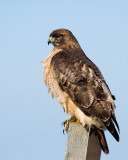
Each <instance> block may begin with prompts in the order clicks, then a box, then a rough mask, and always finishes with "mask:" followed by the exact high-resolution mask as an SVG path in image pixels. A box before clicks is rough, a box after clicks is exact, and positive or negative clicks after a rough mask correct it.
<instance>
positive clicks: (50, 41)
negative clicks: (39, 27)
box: [48, 37, 53, 45]
mask: <svg viewBox="0 0 128 160" xmlns="http://www.w3.org/2000/svg"><path fill="white" fill-rule="evenodd" d="M52 39H53V38H52V37H50V38H49V40H48V45H49V44H50V43H52Z"/></svg>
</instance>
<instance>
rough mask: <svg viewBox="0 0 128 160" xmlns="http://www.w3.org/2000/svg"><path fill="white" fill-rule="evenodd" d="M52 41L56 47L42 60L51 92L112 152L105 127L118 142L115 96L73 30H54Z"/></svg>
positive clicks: (65, 108)
mask: <svg viewBox="0 0 128 160" xmlns="http://www.w3.org/2000/svg"><path fill="white" fill-rule="evenodd" d="M49 43H52V44H53V45H54V48H53V50H52V51H51V52H50V54H49V55H48V57H47V58H46V59H45V61H44V62H43V66H44V70H43V73H44V76H45V83H46V85H48V86H49V92H50V94H51V95H52V96H53V97H55V98H56V99H57V100H58V101H59V103H60V104H61V106H62V107H63V110H64V112H66V113H67V114H70V115H71V116H72V117H75V118H76V120H78V121H79V122H80V123H81V124H82V125H83V126H89V127H92V128H95V131H96V132H97V134H98V137H99V142H100V145H101V148H102V150H103V151H104V153H106V154H107V153H109V149H108V145H107V141H106V138H105V135H104V129H107V130H108V131H109V132H110V133H111V134H112V136H113V137H114V138H115V139H116V140H117V141H119V134H118V132H119V126H118V123H117V121H116V116H115V104H114V100H115V96H114V95H112V94H111V91H110V89H109V87H108V85H107V83H106V81H105V80H104V77H103V75H102V74H101V72H100V70H99V69H98V67H97V66H96V65H95V64H94V63H93V62H92V61H91V60H90V59H89V58H88V57H87V56H86V55H85V53H84V52H83V50H82V49H81V47H80V45H79V43H78V41H77V39H76V38H75V37H74V35H73V34H72V32H71V31H69V30H67V29H57V30H54V31H53V32H52V33H51V34H50V38H49V41H48V44H49ZM115 126H116V127H115ZM116 128H117V129H118V132H117V130H116Z"/></svg>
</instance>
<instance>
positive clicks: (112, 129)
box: [104, 116, 120, 142]
mask: <svg viewBox="0 0 128 160" xmlns="http://www.w3.org/2000/svg"><path fill="white" fill-rule="evenodd" d="M113 121H114V123H115V124H116V127H117V129H118V131H119V132H120V129H119V126H118V123H117V121H116V118H115V116H112V117H111V120H109V121H108V122H105V123H104V125H105V127H106V128H107V130H108V131H109V132H110V133H111V134H112V136H113V137H114V138H115V139H116V140H117V142H119V134H118V132H117V130H116V128H115V125H114V123H113Z"/></svg>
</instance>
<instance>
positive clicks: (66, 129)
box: [62, 117, 80, 133]
mask: <svg viewBox="0 0 128 160" xmlns="http://www.w3.org/2000/svg"><path fill="white" fill-rule="evenodd" d="M69 122H78V123H80V122H79V121H78V120H77V119H76V118H75V117H71V118H70V119H66V121H64V122H63V123H62V124H63V125H64V129H63V133H64V132H65V131H66V132H67V133H68V128H69Z"/></svg>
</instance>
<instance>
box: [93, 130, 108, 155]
mask: <svg viewBox="0 0 128 160" xmlns="http://www.w3.org/2000/svg"><path fill="white" fill-rule="evenodd" d="M96 131H97V134H98V138H99V143H100V146H101V148H102V150H103V152H104V153H105V154H108V153H109V149H108V145H107V141H106V138H105V135H104V131H103V130H100V129H97V130H96Z"/></svg>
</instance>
